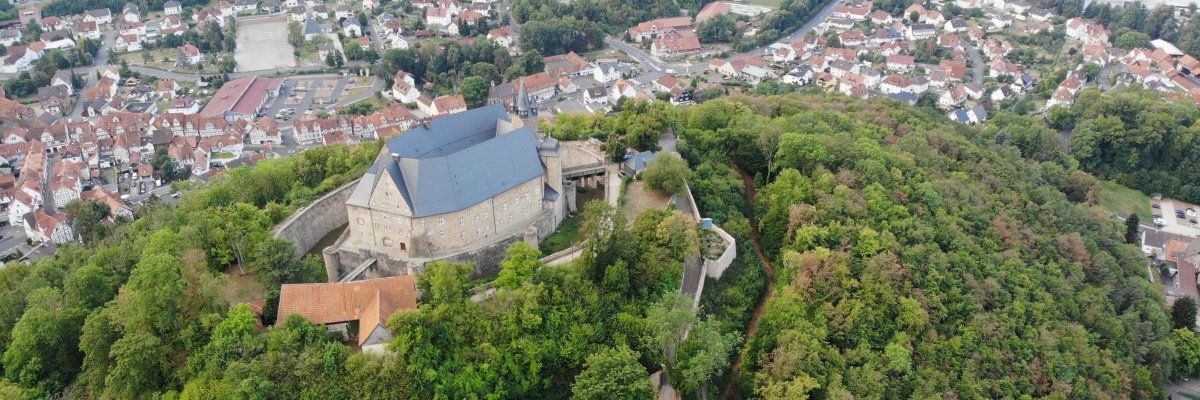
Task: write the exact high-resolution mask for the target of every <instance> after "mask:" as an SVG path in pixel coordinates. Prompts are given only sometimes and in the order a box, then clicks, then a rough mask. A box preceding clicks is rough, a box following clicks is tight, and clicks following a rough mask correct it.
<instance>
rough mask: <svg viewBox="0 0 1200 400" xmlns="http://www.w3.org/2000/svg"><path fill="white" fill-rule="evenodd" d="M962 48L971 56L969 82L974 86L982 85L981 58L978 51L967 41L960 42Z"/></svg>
mask: <svg viewBox="0 0 1200 400" xmlns="http://www.w3.org/2000/svg"><path fill="white" fill-rule="evenodd" d="M962 44H963V48H965V49H966V50H967V54H968V55H970V56H971V81H972V82H975V84H976V85H982V84H983V57H982V56H980V55H979V49H977V48H975V45H974V44H972V43H971V41H969V40H964V41H963V42H962Z"/></svg>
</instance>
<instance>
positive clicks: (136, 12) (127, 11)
mask: <svg viewBox="0 0 1200 400" xmlns="http://www.w3.org/2000/svg"><path fill="white" fill-rule="evenodd" d="M121 20H123V21H125V22H139V21H141V20H142V10H141V9H139V8H138V5H137V4H134V3H125V7H123V8H122V9H121Z"/></svg>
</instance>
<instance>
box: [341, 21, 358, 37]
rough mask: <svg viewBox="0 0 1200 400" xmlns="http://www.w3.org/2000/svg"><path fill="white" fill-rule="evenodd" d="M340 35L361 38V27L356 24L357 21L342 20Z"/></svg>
mask: <svg viewBox="0 0 1200 400" xmlns="http://www.w3.org/2000/svg"><path fill="white" fill-rule="evenodd" d="M342 34H344V35H346V36H349V37H359V36H362V25H359V24H358V20H357V19H353V18H347V19H344V20H342Z"/></svg>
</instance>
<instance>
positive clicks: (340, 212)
mask: <svg viewBox="0 0 1200 400" xmlns="http://www.w3.org/2000/svg"><path fill="white" fill-rule="evenodd" d="M357 184H358V180H357V179H355V180H354V181H353V182H350V183H347V184H345V185H342V187H340V188H337V189H335V190H334V191H332V192H329V193H327V194H326V195H324V196H321V198H319V199H317V200H316V201H314V202H313V203H312V204H309V205H308V206H305V207H304V208H301V209H299V210H296V212H295V213H294V214H292V216H290V217H288V218H287V219H285V220H283V222H281V223H280V224H279V226H276V227H275V233H274V236H275V237H277V238H282V239H287V240H291V241H292V243H295V244H296V258H300V257H303V256H304V254H306V253H308V252H309V250H312V247H313V246H315V245H316V244H317V242H319V241H321V238H324V237H325V235H328V234H329V232H332V231H333V230H334V229H337V228H338V227H339V226H342V225H345V224H346V222H347V221H349V216H348V215H347V214H346V200H347V199H349V198H350V193H352V192H354V186H355V185H357Z"/></svg>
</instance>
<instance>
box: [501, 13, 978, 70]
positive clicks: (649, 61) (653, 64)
mask: <svg viewBox="0 0 1200 400" xmlns="http://www.w3.org/2000/svg"><path fill="white" fill-rule="evenodd" d="M840 2H841V0H831V1H829V3H827V4H825V6H824V7H823V8H821V10H820V11H818V12H817V13H816V14H814V15H813V16H812V18H809V20H808V22H805V23H804V25H801V26H800V28H799V29H796V30H795V31H792V33H790V34H788V35H787V36H784V37H782V38H779V40H776V41H775V42H778V43H786V42H792V41H795V40H796V39H799V38H800V37H801V36H804V35H805V34H808V33H809V32H810V31H812V30H813V28H816V27H817V25H820V24H821V23H822V22H824V21H825V19H826V18H829V15H830V14H833V9H834V8H837V5H838V4H839V3H840ZM514 32H515V31H514ZM604 44H606V45H608V46H610V47H612V48H614V49H617V50H619V51H621V52H622V53H625V54H626V55H628V56H629V58H631V59H633V60H635V61H637V62H638V63H640V64H641V65H642V74H641V75H638V76H637V77H636V78H635V79H636V80H637V81H638V82H641V83H646V82H650V81H653V80H655V79H658V78H659V77H661V76H662V75H664V74H665V73H666V70H668V69H671V70H674V74H676V75H689V74H694V73H698V72H702V71H704V70H706V69H708V64H707V63H703V62H701V63H698V64H692V63H687V64H669V63H666V62H663V61H662V60H659V59H658V58H657V57H654V56H652V55H650V54H649V53H647V52H645V51H643V50H642V49H640V48H638V47H637V44H630V43H625V42H622V41H621V40H620V39H618V38H614V37H612V36H609V37H606V38H604ZM766 49H767V46H762V47H758V48H755V49H751V50H749V51H746V52H744V53H742V54H739V55H737V56H738V57H740V56H745V55H751V54H763V53H764V52H765V51H766ZM973 57H978V52H974V54H973ZM976 64H977V65H978V68H979V69H978V70H977V71H976V76H977V77H978V78H977V82H981V81H982V80H983V78H982V77H983V63H982V61H979V62H976Z"/></svg>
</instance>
